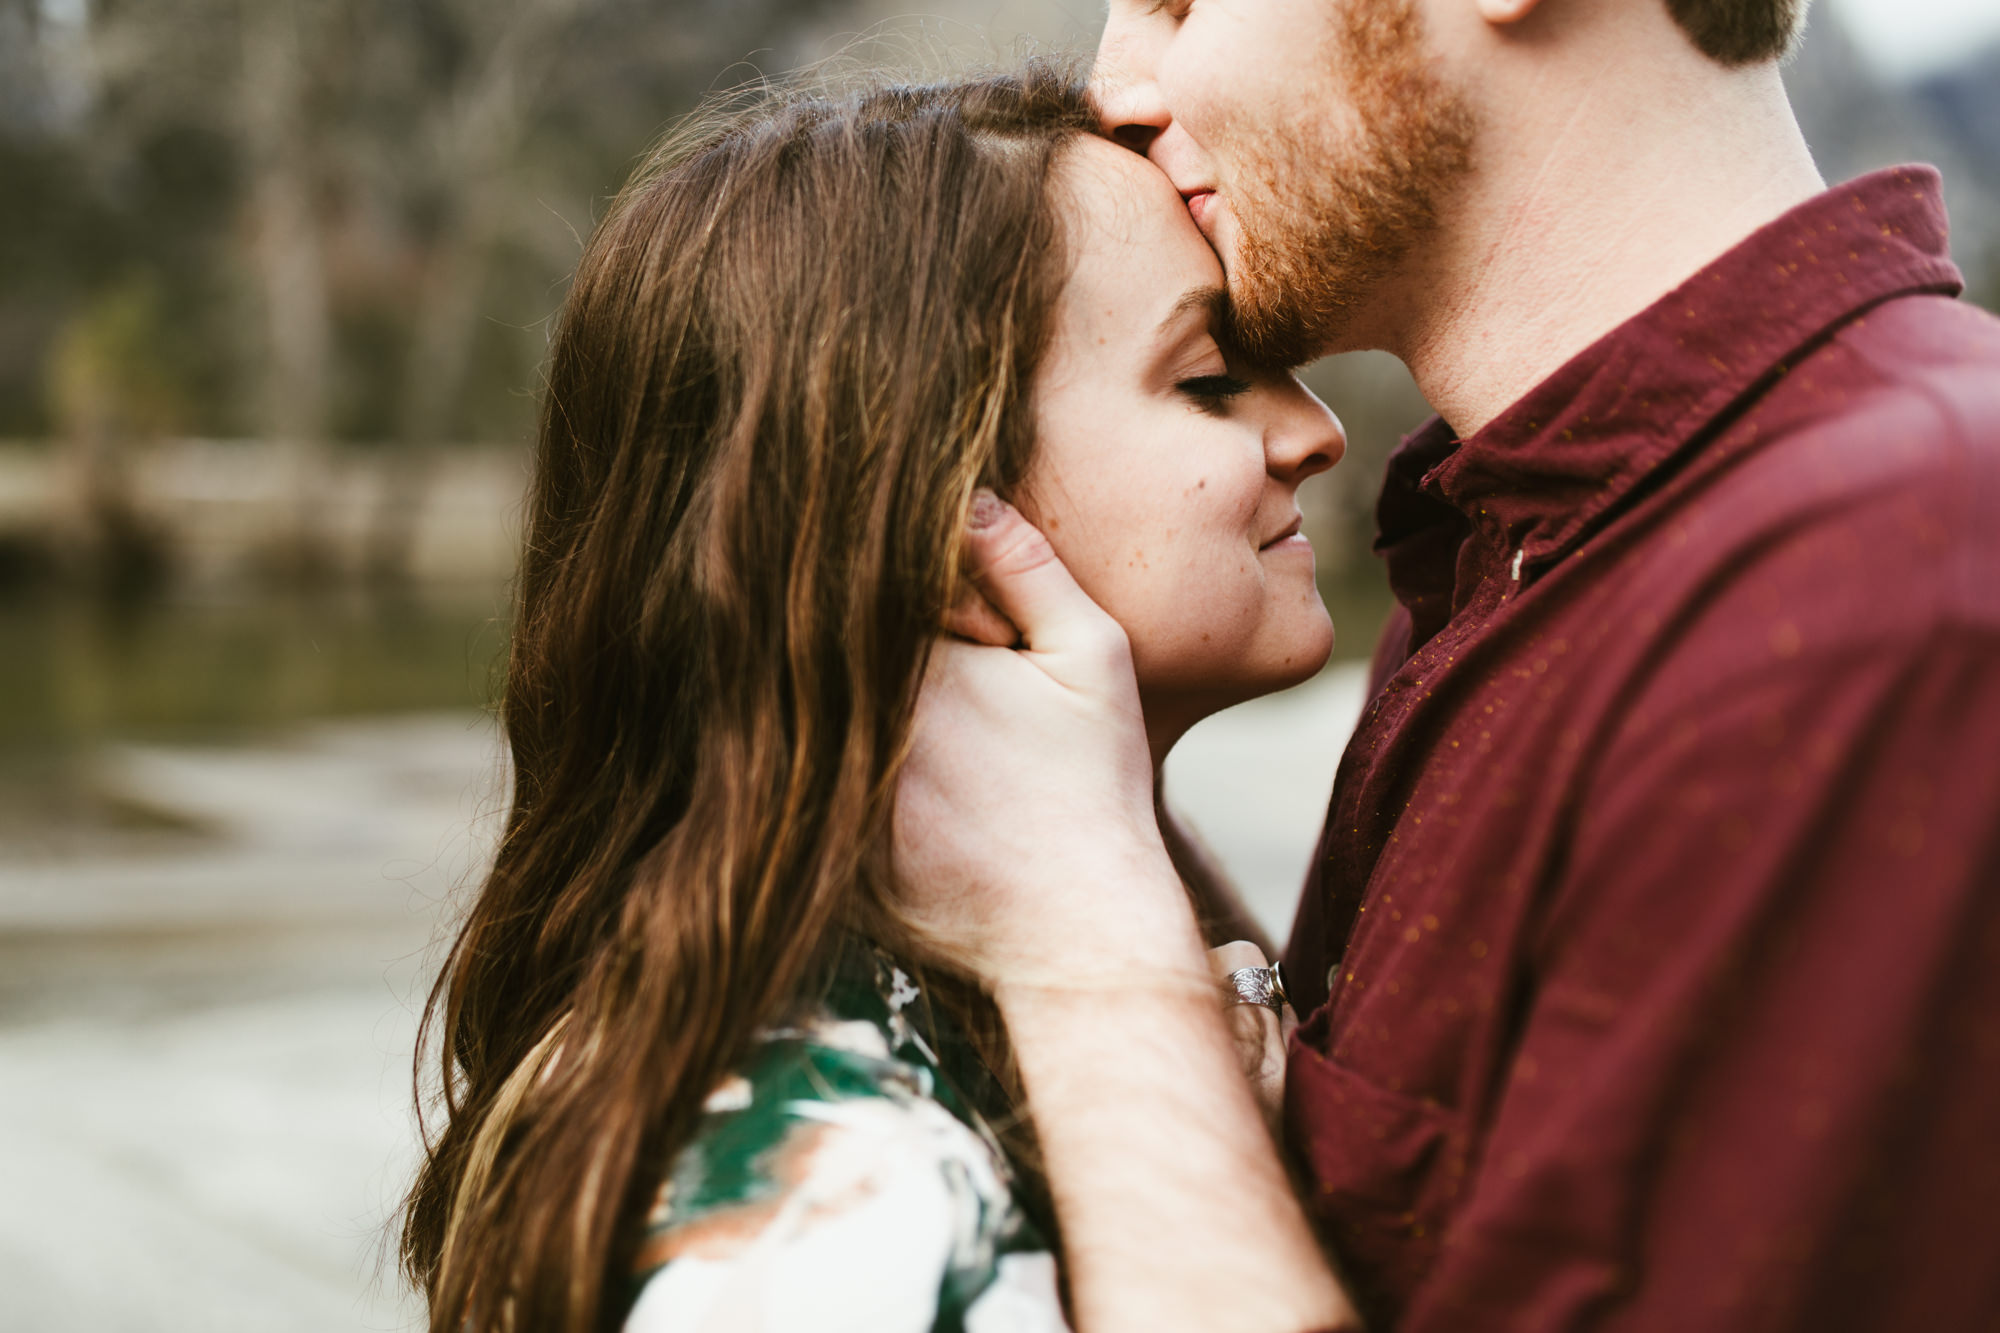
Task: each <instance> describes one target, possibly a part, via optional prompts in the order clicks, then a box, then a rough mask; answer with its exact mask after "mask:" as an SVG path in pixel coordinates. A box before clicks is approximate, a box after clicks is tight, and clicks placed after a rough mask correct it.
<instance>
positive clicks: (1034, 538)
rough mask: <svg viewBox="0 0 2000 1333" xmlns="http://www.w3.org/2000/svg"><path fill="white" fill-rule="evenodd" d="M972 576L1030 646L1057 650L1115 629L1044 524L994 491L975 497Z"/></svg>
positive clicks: (969, 541) (970, 530)
mask: <svg viewBox="0 0 2000 1333" xmlns="http://www.w3.org/2000/svg"><path fill="white" fill-rule="evenodd" d="M965 543H966V554H967V556H968V557H969V560H968V563H969V565H970V567H971V570H972V577H973V579H974V580H975V581H976V582H977V583H978V584H979V589H980V591H981V592H983V593H985V594H986V600H987V601H989V602H991V603H992V604H993V607H994V609H995V610H997V611H998V612H999V613H1000V614H1001V615H1002V616H1004V617H1006V618H1007V619H1008V620H1010V621H1012V622H1013V623H1014V625H1015V626H1016V627H1017V628H1018V629H1019V630H1020V631H1021V639H1022V640H1023V642H1025V643H1026V645H1027V646H1028V647H1029V648H1031V649H1038V650H1041V651H1056V650H1058V649H1061V648H1063V647H1067V646H1072V645H1074V644H1075V643H1077V642H1078V641H1080V640H1082V639H1084V638H1087V637H1088V636H1093V635H1102V634H1104V633H1105V632H1106V631H1107V630H1116V628H1117V626H1116V623H1115V622H1114V621H1112V620H1111V618H1110V617H1109V616H1107V615H1105V614H1104V612H1103V611H1102V610H1101V609H1099V607H1098V605H1097V603H1095V602H1093V601H1091V600H1090V597H1089V595H1088V594H1087V593H1085V592H1084V591H1083V589H1081V588H1079V587H1077V585H1076V580H1075V579H1073V578H1071V577H1070V573H1069V570H1067V569H1065V568H1064V567H1063V562H1062V561H1061V560H1059V559H1057V558H1056V552H1055V548H1054V547H1052V546H1050V545H1049V539H1048V538H1047V537H1044V536H1043V535H1042V533H1041V531H1040V529H1038V528H1036V527H1035V526H1034V524H1032V523H1030V522H1028V520H1027V519H1025V518H1023V517H1022V516H1021V512H1020V511H1019V510H1018V509H1016V508H1014V506H1012V505H1010V504H1008V503H1007V502H1006V501H1005V500H1002V499H1001V498H1000V497H999V496H997V495H995V494H993V493H992V492H991V491H986V490H982V491H980V492H978V493H977V494H976V495H975V496H974V497H973V502H972V514H971V517H970V520H969V521H968V522H967V524H966V530H965Z"/></svg>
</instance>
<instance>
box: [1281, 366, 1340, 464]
mask: <svg viewBox="0 0 2000 1333" xmlns="http://www.w3.org/2000/svg"><path fill="white" fill-rule="evenodd" d="M1278 403H1279V410H1278V411H1277V413H1276V415H1275V417H1274V419H1273V420H1272V422H1271V424H1270V426H1269V428H1268V429H1267V430H1266V431H1265V435H1264V462H1265V467H1266V468H1267V469H1268V470H1269V471H1270V473H1271V475H1272V476H1273V477H1276V478H1278V479H1279V480H1281V481H1288V482H1290V483H1291V484H1292V485H1294V486H1296V485H1298V484H1299V483H1300V482H1302V481H1304V480H1305V479H1306V478H1307V477H1312V476H1317V475H1318V474H1320V473H1322V472H1324V471H1326V470H1327V469H1328V468H1330V467H1332V466H1333V465H1334V464H1335V463H1338V462H1339V461H1340V459H1341V455H1343V454H1345V453H1346V452H1347V432H1346V431H1345V430H1343V429H1341V425H1340V418H1339V417H1337V416H1335V415H1334V414H1333V409H1332V408H1330V407H1328V406H1327V405H1326V404H1325V403H1322V402H1321V401H1320V400H1319V399H1318V398H1317V397H1315V396H1314V395H1313V392H1312V390H1310V389H1308V388H1306V386H1305V385H1303V384H1301V383H1299V382H1298V380H1297V379H1296V378H1294V377H1293V376H1291V375H1286V376H1285V377H1284V383H1283V385H1282V386H1281V387H1280V388H1279V391H1278Z"/></svg>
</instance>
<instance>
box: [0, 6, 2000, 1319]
mask: <svg viewBox="0 0 2000 1333" xmlns="http://www.w3.org/2000/svg"><path fill="white" fill-rule="evenodd" d="M908 3H909V0H904V3H902V4H895V5H891V4H886V3H879V2H878V0H849V2H843V0H671V2H668V3H661V2H660V0H0V1330H14V1329H23V1330H26V1329H34V1330H56V1329H88V1330H100V1329H103V1330H125V1329H131V1330H157V1329H183V1328H186V1329H203V1330H220V1329H236V1328H244V1329H252V1328H254V1329H265V1330H270V1329H311V1330H320V1329H326V1330H333V1329H364V1328H395V1327H404V1326H407V1325H409V1324H410V1323H411V1322H412V1321H413V1319H414V1318H415V1315H416V1307H415V1306H414V1305H413V1304H412V1302H411V1301H410V1300H409V1299H408V1298H407V1297H406V1296H404V1295H403V1294H402V1293H401V1290H400V1285H399V1283H398V1282H397V1281H396V1279H395V1277H394V1275H393V1272H392V1271H391V1270H390V1269H389V1268H388V1267H387V1266H386V1265H385V1264H384V1263H383V1262H382V1259H383V1255H384V1254H385V1253H386V1251H385V1250H384V1248H383V1241H384V1236H385V1234H386V1233H385V1231H384V1227H385V1224H386V1222H387V1219H388V1218H389V1216H390V1213H391V1210H392V1209H393V1207H394V1204H395V1201H396V1198H397V1195H398V1192H399V1191H400V1189H401V1188H402V1186H403V1185H404V1183H405V1182H406V1179H407V1175H408V1172H409V1169H410V1162H411V1157H412V1153H413V1151H414V1148H413V1142H414V1139H413V1131H412V1128H411V1122H410V1116H409V1113H408V1109H407V1108H408V1093H407V1088H408V1060H409V1050H410V1043H411V1040H412V1034H413V1031H414V1026H415V1017H414V1015H415V1010H416V1007H417V1006H418V1005H419V1004H420V1003H421V998H422V989H423V986H424V985H425V984H427V982H428V979H429V970H428V969H429V966H430V965H431V964H432V963H434V960H435V957H436V953H437V950H436V940H437V938H438V934H439V932H440V931H441V930H442V929H444V928H446V927H447V926H448V924H449V921H450V919H451V917H452V913H453V911H454V908H455V905H456V904H457V902H458V901H459V897H458V895H460V894H462V893H463V892H464V891H466V890H467V889H468V888H469V887H470V886H471V885H473V884H475V883H476V879H477V874H478V869H479V866H480V864H481V859H482V857H483V855H484V848H485V846H486V845H487V839H488V838H489V837H490V834H491V831H492V829H493V827H494V824H495V822H496V820H497V818H498V817H499V815H500V814H501V812H502V810H503V808H504V800H505V783H504V776H503V772H502V768H501V766H500V763H499V760H498V757H497V754H496V751H495V748H494V742H493V736H492V730H491V727H490V724H489V721H488V718H487V714H486V712H485V711H484V710H485V708H486V706H487V704H488V702H489V700H490V697H491V693H492V686H493V682H494V680H495V678H496V677H495V672H496V666H497V663H498V660H499V657H500V655H501V653H502V651H503V650H504V647H505V642H506V613H507V601H508V594H507V579H508V576H509V572H510V565H511V561H512V555H513V549H514V544H515V542H516V540H517V538H518V535H519V534H518V502H519V494H520V490H521V486H522V483H523V480H524V478H525V475H526V466H527V450H528V445H529V441H530V436H531V432H532V422H533V415H534V410H535V392H536V385H537V376H538V365H539V362H540V359H541V356H542V352H543V347H544V339H545V333H546V328H547V322H548V319H549V317H550V315H551V314H552V312H553V311H554V310H555V308H556V306H557V305H558V303H559V301H560V299H561V296H562V292H563V288H564V281H565V277H566V274H567V273H568V271H569V269H570V267H571V265H572V264H573V263H574V260H575V257H576V255H577V252H578V249H579V246H580V243H581V242H580V238H581V237H582V236H583V235H585V234H587V233H588V231H589V230H590V226H591V222H592V219H593V217H594V216H595V215H596V214H597V212H598V211H599V209H600V208H601V207H602V205H603V203H604V201H605V200H606V199H607V198H608V197H609V196H610V194H611V193H613V192H614V191H615V190H616V188H617V186H618V185H619V183H620V181H621V180H622V179H623V177H624V175H625V173H626V172H627V170H628V169H629V168H630V167H631V166H632V165H633V163H634V160H635V158H636V156H637V155H638V154H639V153H640V152H641V151H642V150H643V149H644V147H645V146H646V144H647V143H648V142H649V141H650V140H651V139H652V138H653V137H654V136H655V135H656V133H657V132H658V131H659V130H660V129H661V128H662V127H663V126H664V125H666V124H667V123H668V122H669V121H671V120H672V119H673V117H675V116H676V115H678V114H679V113H681V112H683V111H685V110H686V109H688V108H689V107H690V106H692V105H693V103H694V102H695V101H696V100H697V99H699V98H700V97H701V96H702V95H703V94H704V93H706V92H708V91H711V90H715V89H720V88H725V87H727V86H729V85H731V84H732V83H734V82H738V81H741V80H743V79H746V78H750V77H754V76H755V75H756V74H758V73H759V72H779V71H783V70H786V69H789V68H792V67H795V66H797V65H799V64H802V63H805V62H807V61H811V60H816V59H820V58H823V57H826V56H829V55H832V54H836V53H839V52H841V51H843V50H845V49H847V48H848V47H849V45H850V44H851V43H852V42H853V41H854V39H855V36H856V34H858V33H862V32H872V33H875V34H876V38H875V40H873V41H872V42H871V43H870V44H869V45H867V46H866V47H865V48H864V49H863V51H862V52H861V53H859V54H858V55H857V56H856V57H854V58H855V59H858V60H862V61H867V62H875V63H882V64H888V65H901V66H912V67H914V66H916V65H919V64H921V65H924V66H926V67H928V68H930V69H938V68H950V67H952V66H954V65H961V66H962V65H968V64H976V63H979V62H981V61H983V60H987V59H992V58H999V59H1003V60H1004V59H1006V58H1009V57H1010V56H1013V55H1015V54H1018V53H1020V52H1022V51H1023V50H1026V49H1034V48H1047V47H1050V46H1055V47H1069V48H1074V49H1082V50H1088V49H1089V47H1090V46H1091V44H1092V43H1093V41H1094V36H1095V29H1096V26H1097V24H1098V22H1099V15H1098V11H1097V9H1096V7H1095V5H1094V4H1092V3H1090V0H1075V2H1074V3H1064V2H1063V0H1006V2H1005V3H1001V2H999V0H929V2H928V3H926V2H925V0H916V3H917V7H918V9H920V10H921V11H922V14H921V16H917V15H912V14H911V13H910V11H909V8H908ZM884 24H886V25H887V27H886V28H885V27H882V26H880V25H884ZM885 33H886V34H887V35H886V36H885V35H883V34H885ZM1790 78H1791V82H1792V86H1793V91H1794V95H1795V99H1796V101H1797V104H1798V106H1799V109H1800V112H1801V115H1802V117H1803V119H1804V121H1805V124H1806V130H1807V134H1808V137H1809V139H1810V140H1811V142H1812V144H1813V146H1814V149H1815V152H1816V153H1817V155H1818V157H1819V160H1820V163H1821V167H1822V169H1823V171H1824V172H1825V174H1826V175H1827V176H1828V177H1829V179H1833V180H1840V179H1845V178H1847V177H1849V176H1852V175H1855V174H1857V173H1859V172H1861V171H1864V170H1867V169H1870V168H1873V167H1876V166H1880V165H1886V164H1888V163H1891V162H1898V161H1908V160H1912V159H1919V160H1927V161H1931V162H1935V163H1937V164H1939V165H1940V166H1942V167H1943V168H1944V170H1945V176H1946V193H1947V199H1948V202H1949V204H1950V207H1951V210H1952V214H1953V219H1954V228H1955V248H1956V251H1957V254H1958V257H1959V261H1960V263H1961V264H1962V265H1963V266H1964V268H1965V269H1966V271H1967V273H1968V276H1969V278H1970V280H1971V284H1972V286H1971V292H1970V296H1971V298H1972V299H1975V300H1978V301H1981V302H1982V303H1984V304H1986V305H1987V306H1989V308H1991V307H1993V306H1994V305H1995V304H1996V302H2000V6H1995V5H1993V4H1992V3H1991V0H1822V3H1821V4H1820V5H1819V6H1817V8H1816V10H1815V12H1814V14H1813V17H1812V26H1811V30H1810V33H1809V39H1808V41H1807V43H1806V45H1805V48H1804V50H1803V52H1802V53H1801V55H1800V57H1799V59H1798V60H1797V61H1796V63H1795V64H1794V65H1793V66H1792V68H1791V71H1790ZM1307 378H1308V380H1309V382H1310V383H1311V384H1312V385H1313V386H1314V387H1315V388H1316V389H1317V390H1318V391H1319V392H1320V394H1321V395H1322V396H1323V397H1325V398H1326V399H1327V400H1328V401H1329V402H1330V403H1332V404H1333V406H1334V408H1335V409H1336V410H1337V411H1338V412H1339V413H1340V415H1341V417H1342V418H1343V420H1344V421H1345V422H1346V424H1347V426H1348V430H1349V433H1350V436H1351V450H1350V453H1349V457H1348V461H1347V462H1346V463H1345V464H1343V466H1342V467H1341V468H1339V469H1337V470H1336V472H1335V473H1333V474H1332V475H1331V476H1329V477H1328V478H1326V479H1324V480H1322V481H1320V482H1316V483H1315V484H1314V486H1315V487H1316V493H1315V490H1314V488H1309V489H1308V491H1307V497H1308V499H1309V501H1310V504H1311V511H1310V514H1311V516H1310V525H1311V531H1312V534H1313V536H1314V544H1315V546H1316V547H1317V548H1318V550H1319V552H1320V562H1321V579H1322V584H1323V587H1324V590H1325V592H1326V594H1327V598H1328V601H1329V604H1330V605H1331V607H1332V608H1333V610H1334V614H1335V618H1336V623H1337V625H1338V627H1339V631H1340V647H1339V650H1338V653H1337V658H1338V660H1337V661H1336V662H1335V664H1334V666H1333V667H1332V668H1330V669H1329V671H1328V672H1327V673H1326V674H1325V675H1324V676H1322V677H1321V678H1320V679H1319V680H1317V681H1315V682H1313V683H1312V684H1310V685H1307V686H1305V687H1302V688H1301V689H1300V690H1299V691H1294V692H1292V694H1290V695H1288V696H1281V697H1279V698H1277V699H1274V700H1268V701H1262V702H1260V703H1258V704H1254V705H1249V706H1246V707H1245V708H1243V709H1238V710H1233V711H1232V712H1231V713H1230V714H1225V715H1224V716H1222V717H1220V718H1218V719H1215V720H1213V721H1212V722H1210V723H1207V724H1204V726H1203V727H1202V728H1200V729H1198V731H1197V732H1196V733H1195V734H1194V735H1192V736H1191V737H1190V738H1189V740H1188V741H1187V742H1186V743H1185V744H1184V745H1183V747H1182V748H1181V750H1180V751H1179V752H1177V753H1176V756H1175V759H1174V761H1173V764H1172V766H1171V768H1170V774H1169V787H1170V790H1171V791H1172V792H1173V793H1174V797H1175V800H1176V801H1177V803H1179V804H1181V805H1182V806H1183V807H1185V808H1186V809H1187V811H1188V812H1189V814H1190V816H1191V817H1192V818H1193V819H1194V820H1195V822H1196V823H1197V824H1198V825H1199V826H1200V827H1201V828H1202V830H1203V831H1204V833H1205V834H1206V835H1207V836H1208V838H1209V840H1210V841H1211V842H1212V843H1213V844H1214V845H1215V847H1216V849H1217V850H1218V851H1219V852H1220V853H1221V854H1222V856H1223V857H1224V859H1225V861H1227V862H1228V863H1229V864H1230V865H1231V866H1232V868H1233V869H1234V870H1235V871H1236V872H1237V874H1238V875H1239V876H1240V877H1241V878H1242V879H1243V880H1244V882H1245V883H1246V885H1247V886H1248V888H1249V889H1250V891H1251V894H1252V896H1253V898H1254V899H1255V901H1256V902H1257V904H1258V905H1259V909H1260V910H1261V911H1262V912H1263V913H1264V914H1265V915H1266V917H1267V918H1269V919H1270V920H1271V922H1272V924H1273V927H1274V929H1277V930H1282V927H1283V924H1284V922H1285V919H1286V916H1287V914H1288V911H1289V900H1290V896H1291V895H1292V894H1295V893H1296V888H1297V882H1298V874H1299V871H1300V868H1301V866H1302V865H1303V862H1304V859H1305V857H1306V855H1307V851H1308V848H1309V845H1310V843H1311V840H1312V837H1313V834H1314V832H1315V829H1316V824H1317V819H1318V815H1319V812H1320V810H1321V809H1322V808H1323V805H1324V801H1325V796H1326V791H1327V787H1328V784H1329V782H1330V779H1331V773H1332V768H1333V763H1334V760H1335V758H1336V757H1337V754H1338V750H1339V747H1340V745H1341V743H1342V741H1343V740H1344V735H1345V731H1346V729H1347V728H1348V727H1349V726H1350V725H1351V722H1352V718H1353V716H1354V714H1355V712H1356V711H1357V710H1358V708H1359V706H1360V684H1359V677H1358V667H1357V666H1356V664H1355V662H1354V661H1353V659H1354V658H1356V657H1359V656H1365V654H1366V652H1367V651H1368V649H1369V647H1370V646H1371V644H1372V640H1373V636H1374V631H1375V629H1376V627H1377V625H1379V623H1380V619H1381V616H1382V615H1383V614H1384V612H1385V610H1386V607H1387V605H1388V599H1387V593H1386V590H1385V589H1384V587H1383V585H1382V582H1381V579H1380V575H1379V571H1378V569H1377V567H1376V565H1375V562H1374V561H1373V559H1372V558H1371V557H1370V556H1369V555H1368V553H1367V538H1368V522H1367V511H1368V505H1369V501H1370V499H1371V496H1372V492H1373V489H1374V487H1375V485H1376V483H1377V481H1378V479H1379V475H1380V470H1381V466H1382V460H1383V459H1384V457H1385V456H1386V454H1387V452H1388V450H1389V448H1390V447H1391V446H1392V445H1393V444H1394V442H1395V440H1396V439H1397V437H1398V436H1399V435H1400V434H1401V433H1402V432H1404V431H1406V430H1408V429H1410V428H1411V427H1412V426H1414V425H1415V424H1416V423H1417V422H1418V421H1419V420H1421V419H1422V417H1423V416H1424V415H1425V409H1424V405H1423V403H1422V401H1421V399H1420V398H1419V397H1418V396H1417V394H1416V393H1415V391H1414V389H1413V387H1412V386H1411V385H1410V383H1409V380H1408V377H1407V376H1406V375H1405V374H1404V373H1403V372H1402V370H1401V369H1400V367H1399V366H1398V365H1397V364H1396V363H1395V362H1394V361H1392V360H1390V359H1389V358H1386V357H1381V356H1371V355H1364V356H1356V357H1344V358H1336V359H1334V360H1331V361H1328V362H1324V363H1322V364H1320V365H1318V366H1315V367H1313V368H1312V369H1311V371H1310V372H1309V373H1308V376H1307Z"/></svg>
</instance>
